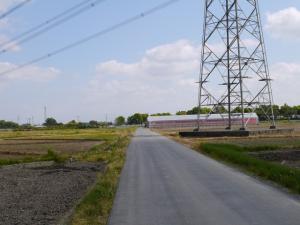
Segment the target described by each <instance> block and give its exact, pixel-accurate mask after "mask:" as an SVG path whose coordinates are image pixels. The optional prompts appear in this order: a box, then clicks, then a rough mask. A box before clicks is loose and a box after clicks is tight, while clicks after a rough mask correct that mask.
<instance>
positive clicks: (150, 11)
mask: <svg viewBox="0 0 300 225" xmlns="http://www.w3.org/2000/svg"><path fill="white" fill-rule="evenodd" d="M178 1H180V0H169V1H166V2H164V3H162V4H159V5H157V6H155V7H153V8H151V9H148V10H146V11H144V12H142V13H140V14H137V15H135V16H132V17H129V18H127V19H126V20H123V21H122V22H119V23H117V24H115V25H112V26H110V27H108V28H106V29H103V30H101V31H99V32H97V33H94V34H92V35H90V36H87V37H85V38H83V39H80V40H78V41H76V42H73V43H71V44H69V45H66V46H64V47H62V48H59V49H56V50H54V51H52V52H49V53H48V54H45V55H43V56H40V57H38V58H35V59H32V60H30V61H28V62H27V63H24V64H21V65H19V66H17V67H15V68H13V69H10V70H6V71H4V72H2V73H0V76H4V75H6V74H10V73H12V72H16V71H18V70H21V69H23V68H24V67H27V66H30V65H33V64H35V63H37V62H40V61H43V60H45V59H48V58H51V57H54V56H56V55H58V54H60V53H62V52H65V51H67V50H69V49H72V48H75V47H77V46H78V45H82V44H84V43H86V42H88V41H91V40H93V39H95V38H97V37H100V36H102V35H105V34H107V33H110V32H112V31H115V30H117V29H119V28H121V27H124V26H127V25H129V24H131V23H133V22H135V21H137V20H140V19H142V18H144V17H146V16H150V15H151V14H154V13H155V12H157V11H160V10H162V9H164V8H167V7H169V6H170V5H172V4H174V3H175V2H178Z"/></svg>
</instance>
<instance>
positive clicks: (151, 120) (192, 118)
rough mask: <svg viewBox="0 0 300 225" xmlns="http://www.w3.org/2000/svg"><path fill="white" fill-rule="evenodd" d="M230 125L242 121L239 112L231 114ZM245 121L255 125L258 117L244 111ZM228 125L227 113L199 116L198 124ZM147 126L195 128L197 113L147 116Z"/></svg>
mask: <svg viewBox="0 0 300 225" xmlns="http://www.w3.org/2000/svg"><path fill="white" fill-rule="evenodd" d="M232 116H233V118H232V125H240V124H241V123H242V115H241V114H240V113H237V114H233V115H232ZM244 118H245V122H246V123H247V124H248V125H257V124H258V123H259V119H258V116H257V114H256V113H246V114H245V117H244ZM227 125H228V114H211V115H209V117H207V115H201V116H200V126H202V127H220V126H224V127H226V126H227ZM147 126H148V127H149V128H156V129H167V128H196V127H197V126H198V115H180V116H149V117H148V124H147Z"/></svg>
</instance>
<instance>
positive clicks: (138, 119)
mask: <svg viewBox="0 0 300 225" xmlns="http://www.w3.org/2000/svg"><path fill="white" fill-rule="evenodd" d="M147 119H148V114H141V113H135V114H133V115H132V116H129V117H128V118H127V123H128V124H129V125H133V124H135V125H137V124H144V123H146V122H147Z"/></svg>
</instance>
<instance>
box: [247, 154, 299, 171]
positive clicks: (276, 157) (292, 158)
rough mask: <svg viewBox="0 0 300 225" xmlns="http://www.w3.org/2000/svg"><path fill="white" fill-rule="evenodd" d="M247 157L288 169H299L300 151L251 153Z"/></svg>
mask: <svg viewBox="0 0 300 225" xmlns="http://www.w3.org/2000/svg"><path fill="white" fill-rule="evenodd" d="M249 155H251V156H254V157H256V158H259V159H263V160H266V161H272V162H278V163H281V164H283V165H287V166H290V167H294V168H300V150H281V151H264V152H251V153H249Z"/></svg>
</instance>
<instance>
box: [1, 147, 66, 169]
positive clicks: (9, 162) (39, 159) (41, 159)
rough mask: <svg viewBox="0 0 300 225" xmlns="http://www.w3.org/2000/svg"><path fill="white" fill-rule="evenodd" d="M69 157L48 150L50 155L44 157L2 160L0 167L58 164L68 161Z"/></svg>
mask: <svg viewBox="0 0 300 225" xmlns="http://www.w3.org/2000/svg"><path fill="white" fill-rule="evenodd" d="M67 158H68V157H66V156H62V155H59V154H57V153H56V152H55V151H53V150H48V153H47V154H45V155H42V156H32V157H25V158H22V159H0V167H1V166H7V165H13V164H21V163H32V162H45V161H54V162H56V163H63V162H65V161H66V160H67Z"/></svg>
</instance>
